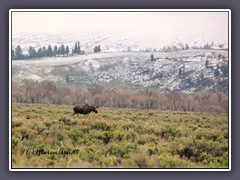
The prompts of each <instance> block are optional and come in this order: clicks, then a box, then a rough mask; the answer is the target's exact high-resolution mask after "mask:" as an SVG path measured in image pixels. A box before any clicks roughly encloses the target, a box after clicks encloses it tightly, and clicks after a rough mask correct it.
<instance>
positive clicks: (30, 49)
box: [28, 46, 37, 59]
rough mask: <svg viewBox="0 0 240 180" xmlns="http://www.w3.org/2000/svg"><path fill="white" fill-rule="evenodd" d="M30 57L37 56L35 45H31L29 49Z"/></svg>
mask: <svg viewBox="0 0 240 180" xmlns="http://www.w3.org/2000/svg"><path fill="white" fill-rule="evenodd" d="M28 54H29V58H30V59H31V58H36V57H37V52H36V50H35V48H34V47H32V46H30V47H29V50H28Z"/></svg>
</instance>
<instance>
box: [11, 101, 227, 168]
mask: <svg viewBox="0 0 240 180" xmlns="http://www.w3.org/2000/svg"><path fill="white" fill-rule="evenodd" d="M72 107H73V106H71V105H46V104H45V105H44V104H42V105H40V104H15V103H14V104H12V167H13V168H228V134H229V132H228V116H227V114H216V113H196V112H195V113H193V112H173V111H160V110H147V109H127V108H126V109H117V108H112V109H111V108H98V114H95V113H91V114H88V115H74V116H72V114H73V110H72ZM59 152H61V153H59Z"/></svg>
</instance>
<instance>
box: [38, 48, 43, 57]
mask: <svg viewBox="0 0 240 180" xmlns="http://www.w3.org/2000/svg"><path fill="white" fill-rule="evenodd" d="M37 57H38V58H41V57H43V51H42V48H41V47H40V48H39V49H38V51H37Z"/></svg>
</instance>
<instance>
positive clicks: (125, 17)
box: [12, 12, 228, 37]
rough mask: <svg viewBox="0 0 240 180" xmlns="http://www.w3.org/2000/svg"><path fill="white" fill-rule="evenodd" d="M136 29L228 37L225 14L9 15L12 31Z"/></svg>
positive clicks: (27, 13)
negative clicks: (213, 34)
mask: <svg viewBox="0 0 240 180" xmlns="http://www.w3.org/2000/svg"><path fill="white" fill-rule="evenodd" d="M128 29H129V30H137V31H143V32H146V31H148V32H149V30H155V31H156V30H157V31H158V30H159V32H165V33H171V34H176V33H179V32H184V33H188V32H189V33H191V32H195V33H196V32H197V33H199V34H201V33H203V34H204V33H217V34H219V36H224V37H227V35H228V13H227V12H12V32H13V35H14V34H16V33H30V32H31V33H53V32H56V33H65V32H84V31H100V30H109V31H115V30H128Z"/></svg>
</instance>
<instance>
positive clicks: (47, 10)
mask: <svg viewBox="0 0 240 180" xmlns="http://www.w3.org/2000/svg"><path fill="white" fill-rule="evenodd" d="M30 11H31V12H34V11H37V12H73V11H74V12H77V11H78V12H91V11H92V12H107V11H109V12H114V11H118V12H126V11H128V12H130V11H131V12H139V11H141V12H153V11H154V12H228V25H229V27H228V61H229V79H228V80H229V87H228V93H229V96H228V97H229V101H228V102H229V112H228V123H229V124H228V127H229V137H228V138H229V139H228V140H229V144H228V145H229V152H228V153H229V161H228V162H229V166H228V169H220V168H219V169H215V168H203V169H197V168H189V169H188V168H182V169H181V168H178V169H167V168H164V169H150V168H149V169H147V168H146V169H143V168H136V169H135V168H111V169H109V168H101V169H100V168H98V169H97V168H86V169H85V168H12V144H11V139H12V133H11V132H12V60H11V50H12V12H30ZM9 171H231V10H230V9H10V10H9Z"/></svg>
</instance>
